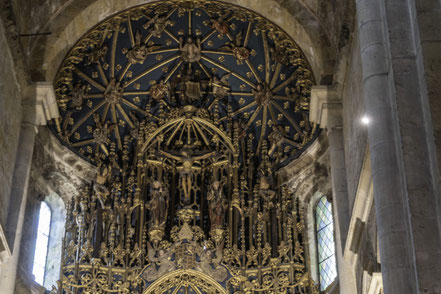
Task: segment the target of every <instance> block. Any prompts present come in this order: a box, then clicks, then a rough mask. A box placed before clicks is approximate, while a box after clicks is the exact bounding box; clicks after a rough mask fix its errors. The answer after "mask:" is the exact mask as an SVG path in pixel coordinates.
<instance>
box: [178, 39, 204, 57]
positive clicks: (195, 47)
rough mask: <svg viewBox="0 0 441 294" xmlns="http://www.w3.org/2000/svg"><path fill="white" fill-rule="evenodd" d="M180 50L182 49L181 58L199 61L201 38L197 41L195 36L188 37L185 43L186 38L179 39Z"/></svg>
mask: <svg viewBox="0 0 441 294" xmlns="http://www.w3.org/2000/svg"><path fill="white" fill-rule="evenodd" d="M179 41H180V43H179V50H181V58H182V60H184V61H185V62H198V61H199V60H200V59H201V40H200V39H199V38H198V39H196V43H195V42H194V41H193V38H191V37H188V38H187V42H186V43H185V45H184V39H183V38H182V37H181V38H180V39H179Z"/></svg>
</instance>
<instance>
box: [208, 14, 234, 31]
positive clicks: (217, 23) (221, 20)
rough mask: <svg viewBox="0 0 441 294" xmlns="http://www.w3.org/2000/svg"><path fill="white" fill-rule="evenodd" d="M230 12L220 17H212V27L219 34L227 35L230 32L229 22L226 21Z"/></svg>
mask: <svg viewBox="0 0 441 294" xmlns="http://www.w3.org/2000/svg"><path fill="white" fill-rule="evenodd" d="M229 14H230V12H226V13H225V14H223V15H220V16H219V17H218V18H212V19H211V27H212V28H213V29H215V30H216V31H217V32H218V33H219V34H221V35H226V34H228V23H227V22H225V18H226V17H227V16H228V15H229Z"/></svg>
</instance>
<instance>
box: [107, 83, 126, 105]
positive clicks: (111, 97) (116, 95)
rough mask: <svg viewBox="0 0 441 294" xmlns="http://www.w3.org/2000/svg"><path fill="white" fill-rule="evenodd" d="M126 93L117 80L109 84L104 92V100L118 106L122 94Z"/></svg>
mask: <svg viewBox="0 0 441 294" xmlns="http://www.w3.org/2000/svg"><path fill="white" fill-rule="evenodd" d="M123 92H124V89H123V87H122V86H121V84H120V83H119V82H117V81H116V79H112V80H110V82H109V83H108V84H107V87H106V90H105V91H104V99H106V101H107V102H108V103H110V104H114V105H115V104H118V103H119V101H120V100H121V99H122V94H123Z"/></svg>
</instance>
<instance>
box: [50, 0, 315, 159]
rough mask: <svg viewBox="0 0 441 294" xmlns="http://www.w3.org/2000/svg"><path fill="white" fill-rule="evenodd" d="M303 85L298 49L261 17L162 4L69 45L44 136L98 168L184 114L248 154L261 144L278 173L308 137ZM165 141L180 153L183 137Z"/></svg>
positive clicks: (306, 75)
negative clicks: (174, 114)
mask: <svg viewBox="0 0 441 294" xmlns="http://www.w3.org/2000/svg"><path fill="white" fill-rule="evenodd" d="M312 83H313V76H312V73H311V70H310V67H309V65H308V62H307V60H306V59H305V57H304V55H303V54H302V52H301V51H300V49H299V48H298V46H297V45H296V44H295V42H294V41H293V40H292V39H291V38H290V37H289V36H288V35H287V34H286V33H285V32H283V31H282V30H281V29H280V28H279V27H277V26H276V25H275V24H273V23H271V22H269V21H268V20H266V19H264V18H263V17H262V16H260V15H257V14H256V13H254V12H251V11H249V10H246V9H243V8H240V7H237V6H232V5H231V4H224V3H220V2H213V1H191V2H183V1H165V2H164V1H161V2H157V3H152V4H147V5H143V6H138V7H135V8H133V9H130V10H127V11H124V12H122V13H120V14H118V15H115V16H112V17H111V18H109V19H107V20H105V21H103V22H102V23H100V24H98V25H97V26H95V27H94V28H93V29H92V30H90V31H89V32H88V33H87V34H85V35H84V36H83V37H82V38H81V39H80V40H79V41H78V42H77V43H76V45H75V46H74V47H73V48H72V50H71V51H70V52H69V53H68V55H67V56H66V58H65V60H64V62H63V64H62V65H61V67H60V69H59V71H58V75H57V77H56V80H55V90H56V95H57V100H58V103H59V108H60V113H61V118H60V119H59V120H57V121H56V124H55V125H53V126H52V130H53V131H54V132H55V133H56V134H57V135H58V136H59V138H60V139H61V140H62V142H63V143H64V144H66V145H67V146H69V147H70V148H71V149H73V150H74V151H75V152H76V153H77V154H80V155H81V156H82V157H84V158H86V159H87V160H89V161H91V162H93V163H97V162H98V161H101V160H105V159H106V158H108V156H109V153H110V152H114V153H116V154H118V155H119V156H121V155H122V149H123V145H124V144H125V141H129V143H128V144H132V142H133V141H134V140H136V134H137V131H138V128H139V124H140V122H142V121H145V120H147V121H148V122H149V123H151V124H156V125H159V124H160V123H161V122H162V121H163V120H164V119H165V117H167V116H168V115H170V110H172V109H177V108H182V107H183V106H186V105H191V106H194V107H195V108H197V109H198V112H199V114H202V112H203V115H206V116H210V117H211V118H212V119H213V120H215V122H216V125H217V126H219V128H221V129H224V130H227V131H228V130H229V129H231V124H232V122H234V123H238V124H239V125H240V129H241V131H240V136H242V137H246V138H247V139H251V140H252V142H253V144H252V148H253V150H250V151H252V152H254V153H256V154H259V153H260V152H261V148H262V141H263V140H267V141H268V142H267V143H268V148H269V152H270V156H271V157H273V158H275V160H276V161H277V164H278V165H285V164H287V163H288V162H289V161H290V160H291V159H293V158H296V157H298V156H299V155H300V154H301V152H302V151H303V150H304V149H305V147H306V146H307V145H308V143H309V142H310V141H311V140H312V139H313V138H314V137H315V135H316V133H317V132H316V129H315V126H313V125H311V123H310V122H309V121H308V110H309V95H310V87H311V85H312ZM194 131H195V132H198V130H197V129H195V130H194ZM195 134H196V133H195ZM170 135H171V134H170ZM173 135H174V136H175V137H176V138H178V137H179V138H180V140H177V141H178V143H182V144H185V142H184V141H183V140H182V138H181V137H182V132H180V131H178V132H175V133H173ZM199 139H200V140H202V139H203V138H199ZM245 149H246V148H245ZM245 149H244V150H242V151H246V150H245Z"/></svg>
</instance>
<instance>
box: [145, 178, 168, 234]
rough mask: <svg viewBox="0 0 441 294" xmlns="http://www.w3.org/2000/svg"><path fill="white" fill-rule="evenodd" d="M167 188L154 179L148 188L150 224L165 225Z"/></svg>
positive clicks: (154, 225) (152, 225)
mask: <svg viewBox="0 0 441 294" xmlns="http://www.w3.org/2000/svg"><path fill="white" fill-rule="evenodd" d="M168 196H169V195H168V189H167V188H166V187H164V186H163V184H162V183H161V182H160V181H154V182H153V184H152V187H151V188H150V197H151V200H150V202H149V209H150V226H151V227H160V228H163V227H164V226H165V222H166V221H167V210H168Z"/></svg>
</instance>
